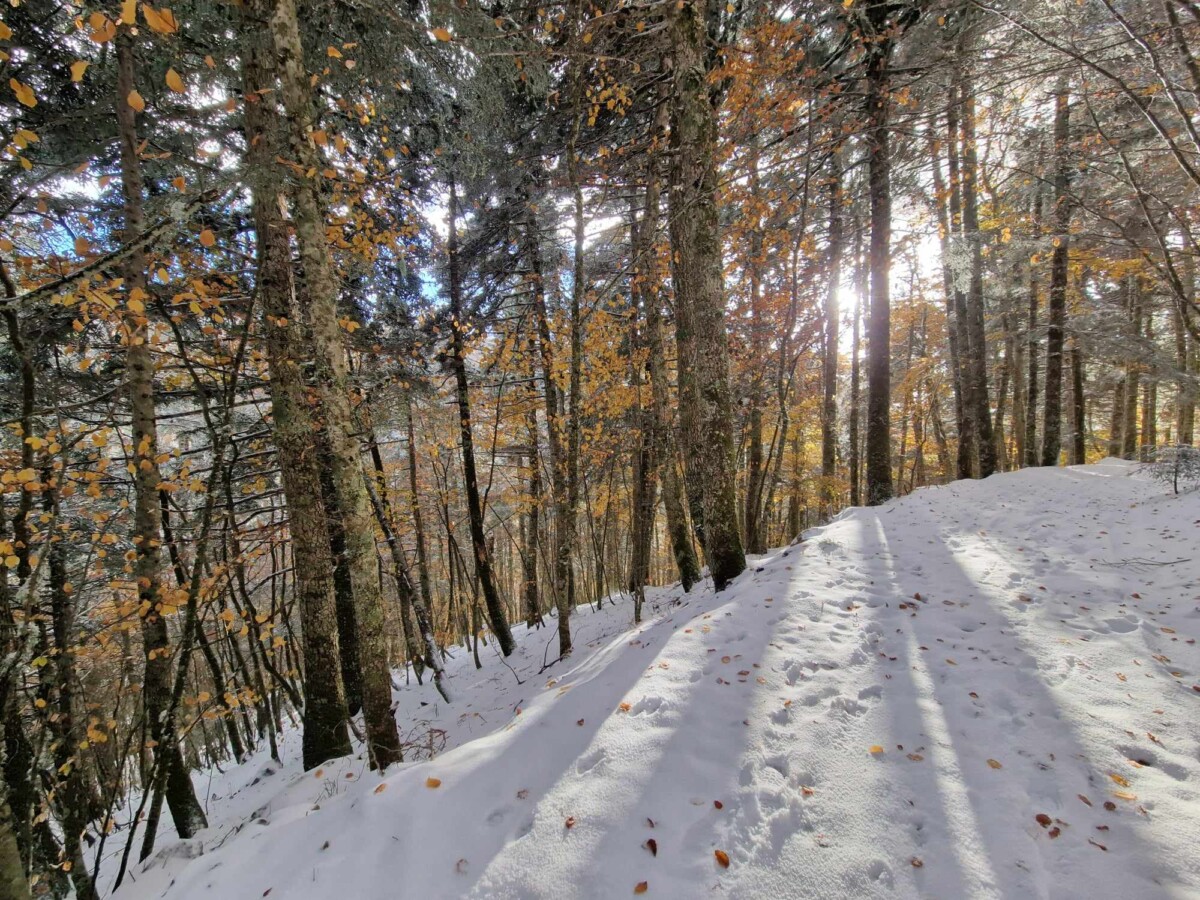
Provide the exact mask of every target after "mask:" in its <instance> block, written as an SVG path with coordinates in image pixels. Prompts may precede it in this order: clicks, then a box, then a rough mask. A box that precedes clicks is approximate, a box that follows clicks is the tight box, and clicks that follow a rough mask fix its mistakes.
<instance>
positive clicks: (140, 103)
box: [125, 91, 146, 112]
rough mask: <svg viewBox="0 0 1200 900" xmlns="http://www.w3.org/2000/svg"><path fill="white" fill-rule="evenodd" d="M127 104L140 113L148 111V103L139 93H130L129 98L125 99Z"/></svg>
mask: <svg viewBox="0 0 1200 900" xmlns="http://www.w3.org/2000/svg"><path fill="white" fill-rule="evenodd" d="M125 102H126V103H128V104H129V105H130V106H131V107H133V108H134V109H135V110H137V111H138V112H143V111H144V110H145V109H146V101H145V100H143V99H142V95H141V94H139V93H138V92H137V91H130V92H129V96H128V97H126V98H125Z"/></svg>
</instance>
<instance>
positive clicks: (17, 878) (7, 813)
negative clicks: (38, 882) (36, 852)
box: [0, 783, 31, 900]
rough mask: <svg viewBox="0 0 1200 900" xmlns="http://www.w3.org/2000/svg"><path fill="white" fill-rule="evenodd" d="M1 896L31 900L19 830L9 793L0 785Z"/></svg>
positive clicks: (17, 899) (13, 899)
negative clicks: (10, 805)
mask: <svg viewBox="0 0 1200 900" xmlns="http://www.w3.org/2000/svg"><path fill="white" fill-rule="evenodd" d="M0 896H3V897H5V898H11V900H30V896H31V895H30V893H29V880H28V879H27V878H26V877H25V866H24V865H23V864H22V862H21V851H20V848H19V847H18V846H17V828H16V823H15V822H14V821H13V813H12V810H11V809H10V808H9V805H8V791H7V789H6V787H5V785H4V784H2V783H0Z"/></svg>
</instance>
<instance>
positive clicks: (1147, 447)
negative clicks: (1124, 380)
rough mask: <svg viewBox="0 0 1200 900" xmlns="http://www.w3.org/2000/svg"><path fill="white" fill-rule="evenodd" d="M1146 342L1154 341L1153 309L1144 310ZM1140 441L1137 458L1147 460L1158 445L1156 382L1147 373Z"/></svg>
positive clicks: (1143, 392)
mask: <svg viewBox="0 0 1200 900" xmlns="http://www.w3.org/2000/svg"><path fill="white" fill-rule="evenodd" d="M1145 332H1146V343H1148V344H1151V345H1152V344H1153V343H1154V310H1153V309H1147V310H1146V324H1145ZM1141 437H1142V442H1141V446H1140V447H1139V448H1138V459H1140V460H1141V461H1142V462H1149V461H1150V458H1151V456H1153V454H1154V448H1155V447H1157V446H1158V384H1157V383H1156V382H1155V380H1154V378H1153V376H1152V375H1150V374H1147V376H1146V378H1145V383H1144V384H1143V385H1142V435H1141Z"/></svg>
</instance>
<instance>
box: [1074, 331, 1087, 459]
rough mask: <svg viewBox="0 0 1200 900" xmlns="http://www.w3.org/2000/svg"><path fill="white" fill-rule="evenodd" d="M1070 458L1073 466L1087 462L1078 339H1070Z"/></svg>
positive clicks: (1084, 408)
mask: <svg viewBox="0 0 1200 900" xmlns="http://www.w3.org/2000/svg"><path fill="white" fill-rule="evenodd" d="M1071 386H1072V388H1073V390H1072V392H1071V422H1072V426H1071V456H1070V461H1071V465H1073V466H1082V465H1083V464H1084V463H1086V462H1087V422H1086V420H1085V416H1084V413H1085V410H1086V407H1085V406H1084V403H1085V397H1084V394H1083V351H1082V350H1081V349H1080V348H1079V338H1077V337H1072V339H1071Z"/></svg>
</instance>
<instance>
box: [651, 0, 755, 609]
mask: <svg viewBox="0 0 1200 900" xmlns="http://www.w3.org/2000/svg"><path fill="white" fill-rule="evenodd" d="M669 31H670V40H671V50H672V66H673V73H672V74H673V76H674V89H673V93H672V98H671V99H672V107H671V113H672V115H671V141H670V146H671V150H672V166H671V179H670V234H671V249H672V254H671V259H672V282H673V284H674V286H675V333H676V341H677V343H678V347H679V387H680V391H679V394H680V397H679V412H680V426H681V429H682V432H683V442H684V455H685V459H686V461H687V471H688V478H689V479H690V480H694V481H696V482H698V483H699V485H700V488H701V499H702V512H703V523H702V524H703V531H704V552H705V556H706V558H707V560H708V567H709V573H710V574H711V576H712V579H713V585H714V586H715V588H716V589H717V590H718V591H720V590H723V589H724V588H725V587H726V586H728V584H729V582H730V581H732V580H733V579H734V578H735V577H737V575H739V574H740V573H741V572H742V570H743V569H745V568H746V556H745V552H744V551H743V549H742V539H741V531H740V528H739V526H738V520H737V495H736V487H735V466H734V439H733V397H732V387H731V385H730V379H729V348H728V337H727V335H726V331H725V296H724V286H723V284H722V262H721V234H720V227H719V222H718V220H717V206H716V200H717V198H716V193H717V174H718V173H717V157H716V154H717V116H716V111H715V110H714V108H713V101H712V98H711V97H710V95H709V86H708V74H709V64H708V53H707V35H708V22H707V17H706V4H702V3H700V2H699V0H682V2H681V3H680V4H677V5H676V7H675V8H674V9H673V11H672V12H671V13H670V18H669Z"/></svg>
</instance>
